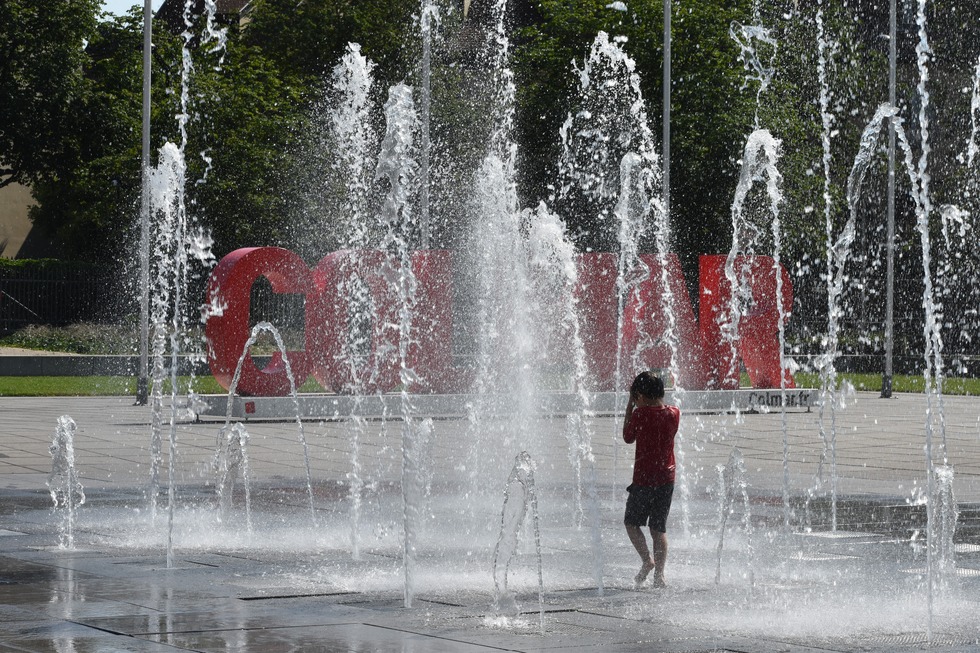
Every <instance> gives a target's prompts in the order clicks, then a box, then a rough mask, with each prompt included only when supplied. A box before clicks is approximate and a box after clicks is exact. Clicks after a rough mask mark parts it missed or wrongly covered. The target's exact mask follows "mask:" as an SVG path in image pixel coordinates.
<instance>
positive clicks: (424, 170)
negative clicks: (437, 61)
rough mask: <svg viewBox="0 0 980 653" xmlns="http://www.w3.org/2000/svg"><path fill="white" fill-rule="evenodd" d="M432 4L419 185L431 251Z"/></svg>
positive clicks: (427, 12)
mask: <svg viewBox="0 0 980 653" xmlns="http://www.w3.org/2000/svg"><path fill="white" fill-rule="evenodd" d="M432 11H433V8H432V3H431V0H428V1H427V2H425V3H424V4H423V6H422V19H421V21H422V22H421V25H422V165H421V171H420V173H421V174H420V179H419V184H420V186H421V189H420V190H421V198H420V204H421V206H420V207H419V209H420V210H419V213H420V216H419V222H420V223H421V232H422V233H421V241H422V242H421V245H422V249H429V246H430V243H429V229H430V224H429V222H430V220H429V166H430V165H431V161H430V159H431V149H432V145H431V137H430V122H431V120H432Z"/></svg>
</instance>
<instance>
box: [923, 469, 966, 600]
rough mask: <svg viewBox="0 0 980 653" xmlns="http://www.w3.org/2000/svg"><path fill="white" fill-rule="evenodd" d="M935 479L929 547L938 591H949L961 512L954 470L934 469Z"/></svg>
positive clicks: (930, 501) (931, 500)
mask: <svg viewBox="0 0 980 653" xmlns="http://www.w3.org/2000/svg"><path fill="white" fill-rule="evenodd" d="M933 476H934V477H935V479H936V482H935V487H934V488H933V492H932V495H931V496H930V497H929V504H930V505H932V506H933V518H932V521H931V522H930V524H929V528H930V544H929V546H930V547H931V548H932V550H933V560H934V565H933V567H934V572H935V575H936V579H935V584H936V589H937V590H938V591H939V592H948V591H949V590H950V589H952V585H953V583H954V582H955V581H956V549H955V546H954V544H953V536H954V535H955V534H956V521H957V519H959V509H958V508H957V505H956V497H955V496H954V495H953V467H952V466H950V465H937V466H936V467H935V468H934V469H933Z"/></svg>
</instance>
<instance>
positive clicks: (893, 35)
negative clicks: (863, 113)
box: [881, 0, 898, 399]
mask: <svg viewBox="0 0 980 653" xmlns="http://www.w3.org/2000/svg"><path fill="white" fill-rule="evenodd" d="M896 4H897V3H896V0H891V7H890V10H891V14H890V20H889V28H888V102H889V103H890V104H891V105H892V106H893V107H894V106H895V104H896V102H897V97H896V90H895V85H896V68H897V67H898V53H897V43H896V41H897V38H898V28H897V23H898V18H897V6H896ZM887 237H888V242H887V244H886V246H885V252H886V257H887V263H888V267H887V278H886V280H885V373H884V375H883V376H882V378H881V397H882V398H883V399H887V398H889V397H891V396H892V372H893V367H892V354H893V353H894V347H895V124H894V123H893V122H892V121H890V120H889V121H888V236H887Z"/></svg>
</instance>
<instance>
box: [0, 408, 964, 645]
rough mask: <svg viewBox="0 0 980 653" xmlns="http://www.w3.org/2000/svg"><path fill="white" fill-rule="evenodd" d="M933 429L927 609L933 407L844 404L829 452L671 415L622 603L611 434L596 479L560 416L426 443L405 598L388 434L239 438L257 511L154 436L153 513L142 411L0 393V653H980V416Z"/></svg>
mask: <svg viewBox="0 0 980 653" xmlns="http://www.w3.org/2000/svg"><path fill="white" fill-rule="evenodd" d="M928 408H930V409H931V410H932V412H933V413H934V414H936V413H937V412H938V409H939V407H938V406H932V407H928ZM941 413H942V415H943V417H944V424H943V425H940V426H937V428H935V429H934V433H933V447H932V450H933V454H934V458H935V460H936V462H937V463H939V464H941V463H943V462H944V459H945V462H947V463H948V464H949V465H951V466H952V467H953V469H954V470H955V477H954V479H955V480H954V494H955V497H956V500H957V502H958V503H959V527H958V529H957V532H956V537H955V550H956V556H955V565H956V568H955V569H946V570H945V572H944V573H945V575H941V576H937V575H936V574H934V576H933V577H934V578H936V579H937V580H936V583H935V584H936V587H935V589H934V590H933V592H932V593H931V596H932V600H930V598H929V597H930V593H929V592H928V582H927V579H928V576H929V575H928V574H927V573H926V570H927V562H928V560H927V555H926V552H925V546H924V541H925V526H926V524H925V506H924V498H925V491H926V484H927V479H926V474H925V469H926V463H925V452H924V446H925V443H926V426H925V425H926V414H927V405H926V399H925V397H923V396H918V395H897V396H896V397H894V398H892V399H888V400H883V399H880V398H878V397H877V395H876V394H870V393H858V394H857V395H855V396H853V397H850V398H848V400H847V406H845V407H841V408H839V409H838V410H835V411H833V413H832V414H831V412H830V411H829V410H827V411H825V413H824V415H823V419H822V422H823V433H824V436H825V437H826V439H827V440H828V441H829V440H830V439H831V437H833V439H834V441H835V442H834V445H835V446H834V451H833V454H834V455H831V453H830V452H828V451H826V450H825V447H824V444H823V442H824V437H822V436H821V415H820V413H819V411H818V410H817V409H813V410H812V411H806V410H802V409H797V410H793V411H788V412H787V413H785V415H784V414H783V413H782V412H779V411H775V412H769V413H765V414H761V413H752V414H744V415H740V416H733V415H718V414H704V415H694V414H686V415H685V417H684V420H683V433H682V437H681V439H680V440H679V443H678V454H679V463H680V464H681V465H682V466H683V477H684V479H685V480H684V482H683V483H679V484H678V490H676V491H675V495H674V497H675V498H674V507H673V510H672V512H671V517H670V521H669V523H668V529H669V531H670V533H669V536H670V543H671V551H670V558H669V561H668V567H667V578H668V583H669V587H668V588H667V589H665V590H654V589H646V588H639V589H637V588H635V587H634V586H633V580H632V579H633V575H634V574H635V572H636V568H637V567H638V560H637V559H636V554H635V553H634V552H633V551H632V549H631V547H630V545H629V543H628V541H627V539H626V536H625V533H623V532H622V526H621V514H622V503H623V500H624V496H623V495H624V492H623V489H624V488H625V486H626V485H627V484H628V482H629V478H630V467H631V461H632V449H631V448H630V447H628V446H626V445H623V444H621V443H618V438H617V431H618V428H619V427H618V418H617V417H615V416H611V415H600V416H598V417H596V418H595V420H594V421H593V422H592V424H591V435H592V439H591V444H592V453H593V454H594V460H595V465H594V472H595V473H594V474H593V473H592V470H593V467H592V466H591V465H589V464H588V461H587V459H583V458H581V457H579V458H576V457H575V456H574V455H570V453H569V452H570V446H569V442H570V439H569V437H568V425H569V423H568V421H567V420H566V419H565V418H562V417H556V418H550V419H540V420H536V421H534V422H533V423H532V424H529V425H526V427H525V428H527V429H528V430H530V431H533V436H528V437H525V436H524V435H521V434H514V433H512V432H510V431H508V428H510V427H509V426H508V425H507V424H493V425H488V424H485V425H482V426H481V427H479V432H477V431H476V430H474V427H473V426H472V425H471V424H470V423H469V422H467V421H466V420H459V419H437V420H434V421H433V422H432V423H431V425H426V428H427V429H428V430H427V431H426V432H427V433H428V437H427V442H425V453H426V456H425V459H426V460H427V461H428V462H427V463H426V469H427V472H426V474H424V477H425V492H424V497H423V505H422V506H420V507H419V517H418V519H419V524H420V526H419V532H418V533H417V548H416V551H415V552H414V554H413V555H412V556H411V557H412V560H413V567H414V571H413V576H412V577H411V579H407V578H406V575H405V570H404V568H403V555H404V554H403V544H402V542H403V539H402V538H403V524H404V519H405V517H404V510H403V507H402V501H401V496H402V495H401V490H400V478H401V476H400V475H401V464H402V453H401V451H402V448H401V439H400V438H401V427H400V424H399V423H398V422H397V420H379V419H372V420H369V421H367V422H366V423H364V424H363V425H362V426H361V429H360V430H359V431H356V429H355V428H354V426H355V425H353V424H352V423H351V422H349V421H343V420H337V421H329V420H328V421H316V420H307V421H306V422H304V423H303V424H302V431H300V426H299V425H298V424H297V423H296V422H295V421H288V420H287V421H278V422H269V421H252V422H248V423H246V424H245V428H246V429H247V432H248V436H249V437H248V472H249V483H250V492H249V494H248V496H246V495H245V494H244V492H243V488H242V484H241V483H239V486H238V487H237V488H236V492H235V494H234V496H233V505H232V506H231V507H230V509H228V510H224V511H223V510H221V509H220V508H219V505H218V501H217V499H216V490H215V480H214V471H213V466H212V461H213V459H214V455H215V451H216V443H217V441H218V437H219V434H220V432H221V427H222V425H223V422H222V421H221V420H220V419H207V420H201V421H192V420H186V421H182V422H181V423H180V424H179V425H178V426H177V427H176V428H175V429H174V430H173V435H174V436H175V438H174V445H175V449H174V451H175V452H176V456H175V458H174V460H173V463H174V464H173V465H172V466H171V464H170V463H171V460H170V442H169V441H170V435H171V430H170V427H169V426H165V428H164V433H163V435H164V451H163V456H162V458H161V466H160V475H161V481H160V492H159V495H158V497H157V502H156V505H155V507H154V506H153V504H152V503H151V502H150V501H149V500H148V498H147V487H148V486H149V478H150V475H151V470H152V465H151V456H150V451H149V449H150V433H151V417H152V416H151V413H150V410H149V409H148V408H146V407H136V406H133V405H132V399H131V398H128V397H120V398H45V399H32V398H0V543H2V547H3V549H2V553H0V597H2V600H0V651H38V652H40V651H57V652H61V653H64V652H68V651H71V652H73V653H84V652H88V651H202V652H205V651H206V652H211V651H214V652H217V651H223V652H227V651H257V652H276V651H492V650H507V651H582V652H585V651H600V650H601V651H671V652H673V651H677V652H681V651H683V652H692V653H695V652H696V653H701V652H707V651H718V652H724V651H745V652H748V651H763V652H768V651H773V652H775V651H793V652H795V651H814V652H816V651H905V650H920V649H923V648H925V647H926V646H927V644H928V643H929V641H930V640H931V644H932V647H933V648H934V649H935V650H942V651H978V650H980V617H978V616H977V615H978V614H980V517H978V510H977V506H978V504H980V401H978V400H977V399H974V398H969V397H945V398H944V403H943V406H942V411H941ZM169 414H170V410H169V408H167V409H166V410H165V417H167V418H169ZM61 415H70V416H71V417H72V418H73V420H74V421H75V423H76V424H77V432H76V434H75V440H74V453H75V468H76V469H77V471H78V474H79V481H80V483H81V484H82V485H83V487H84V491H85V495H86V501H85V503H84V504H83V505H82V506H80V507H78V509H77V511H75V513H73V521H72V531H71V536H72V541H71V545H70V546H65V537H66V531H65V528H66V523H67V515H66V514H65V511H61V512H55V511H53V510H52V509H51V499H50V497H49V495H48V491H47V488H46V485H45V483H46V481H47V480H48V476H49V473H50V471H51V466H52V463H51V454H50V452H49V446H50V445H51V441H52V436H53V434H54V431H55V426H56V423H57V420H58V418H59V416H61ZM937 424H938V423H937ZM355 431H356V433H355ZM355 435H356V437H355ZM303 442H305V443H306V448H305V449H304V447H303ZM735 448H737V449H738V451H740V452H741V455H742V457H743V459H744V461H745V470H746V471H745V475H744V483H745V490H746V493H745V498H746V499H748V504H747V505H748V508H747V509H746V507H745V505H746V504H745V503H744V502H743V499H742V498H741V494H740V493H739V496H735V497H733V498H734V499H735V501H734V503H733V504H732V506H733V507H732V513H731V516H730V518H729V519H728V520H727V521H726V522H725V529H724V530H722V520H721V514H722V508H721V505H722V502H723V501H724V498H725V497H724V496H723V495H722V491H721V490H720V487H721V484H720V481H719V469H718V466H719V465H725V464H726V463H727V462H728V461H729V460H730V459H731V456H732V452H733V450H734V449H735ZM573 449H574V448H573ZM944 449H945V453H944ZM521 450H528V451H529V453H530V454H531V457H532V459H533V460H534V464H535V467H534V482H535V488H536V493H535V495H534V496H535V499H536V502H535V503H534V504H533V505H532V504H528V516H527V518H526V520H525V523H524V525H523V526H522V527H521V531H520V533H519V534H518V535H519V540H520V544H519V547H518V552H517V555H516V556H515V558H514V559H513V560H512V561H511V564H510V566H509V567H508V568H507V569H506V573H507V582H508V587H509V588H510V589H511V590H512V591H513V592H514V595H515V599H516V604H513V605H510V604H507V605H495V589H494V588H495V579H496V580H497V581H498V582H499V581H500V579H501V578H503V574H504V573H505V572H504V568H503V567H502V566H500V565H498V566H497V567H495V566H494V547H495V545H496V543H497V540H498V538H499V535H500V532H501V522H502V518H501V511H502V507H503V506H504V502H505V491H506V490H507V473H508V471H509V469H510V466H511V465H512V463H513V461H514V458H515V456H516V454H517V453H519V452H520V451H521ZM784 451H785V454H786V466H785V467H784ZM307 460H308V461H309V466H308V468H309V478H310V479H311V481H312V482H311V484H310V485H309V486H307V483H306V478H307V465H306V461H307ZM576 461H578V462H576ZM171 470H172V472H173V479H174V481H173V484H172V486H171V483H170V480H169V479H170V473H171ZM593 477H594V478H595V482H594V483H592V482H591V480H590V479H592V478H593ZM835 479H836V482H835ZM786 481H788V483H786ZM352 484H355V485H356V486H357V487H361V492H360V493H359V494H360V497H361V499H360V500H359V501H357V502H354V501H352V499H351V492H350V488H351V486H352ZM784 486H785V488H786V489H785V490H784ZM171 487H172V489H173V497H174V504H173V509H172V510H171V507H170V506H171V504H170V502H169V491H170V490H171ZM592 487H595V488H596V492H594V493H593V492H591V491H590V490H591V488H592ZM784 492H786V493H787V494H788V495H789V498H790V503H789V506H788V507H787V506H785V504H784V501H783V497H784ZM835 496H836V501H834V500H833V498H834V497H835ZM592 497H594V500H592ZM246 499H248V503H247V504H246ZM355 504H356V505H355ZM831 505H835V506H836V511H835V513H832V512H831ZM787 519H789V520H791V522H792V523H791V526H790V527H789V528H786V527H785V525H784V520H787ZM833 521H836V528H834V524H833V523H832V522H833ZM353 524H356V526H354V525H353ZM598 542H601V546H600V545H597V543H598ZM536 543H539V544H540V547H538V546H536ZM168 553H169V554H170V561H169V565H168ZM539 579H540V582H539ZM406 592H407V593H408V594H409V596H410V598H411V601H410V602H411V604H412V605H411V607H406Z"/></svg>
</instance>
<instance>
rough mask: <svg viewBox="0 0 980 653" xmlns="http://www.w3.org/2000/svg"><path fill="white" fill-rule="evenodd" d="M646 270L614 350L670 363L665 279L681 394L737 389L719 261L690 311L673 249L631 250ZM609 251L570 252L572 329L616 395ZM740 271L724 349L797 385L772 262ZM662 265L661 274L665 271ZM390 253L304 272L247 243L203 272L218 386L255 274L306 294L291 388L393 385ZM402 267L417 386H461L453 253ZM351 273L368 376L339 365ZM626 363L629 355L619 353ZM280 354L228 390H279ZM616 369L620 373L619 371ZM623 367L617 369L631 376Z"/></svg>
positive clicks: (244, 318)
mask: <svg viewBox="0 0 980 653" xmlns="http://www.w3.org/2000/svg"><path fill="white" fill-rule="evenodd" d="M640 258H641V259H642V260H643V262H644V263H645V264H646V265H647V266H649V268H650V274H649V277H648V279H647V280H646V281H644V282H643V283H641V284H640V286H639V287H638V289H637V291H636V292H634V293H632V294H631V296H630V297H629V298H628V299H627V302H626V306H625V311H624V315H623V351H624V352H627V353H628V352H633V351H637V350H638V348H642V354H641V361H640V363H641V366H643V367H645V368H671V367H672V365H671V348H670V346H669V344H668V342H667V339H666V338H665V337H664V336H665V334H666V329H667V326H668V314H667V311H666V307H665V305H664V301H663V300H662V298H661V295H663V294H666V293H663V292H662V279H664V278H666V279H667V283H668V284H669V288H670V295H672V296H673V298H674V299H673V313H674V318H675V335H676V341H677V360H676V361H675V365H676V367H675V369H676V370H677V378H676V379H675V381H676V383H677V385H678V386H680V387H683V388H686V389H689V390H704V389H731V388H736V387H738V381H739V379H738V366H737V365H733V364H732V351H733V349H732V345H731V343H730V342H728V341H726V339H725V337H724V336H723V334H722V325H723V324H726V323H729V322H731V320H730V319H728V318H727V316H728V312H729V311H730V303H731V287H730V284H729V282H728V280H727V278H726V277H725V262H726V259H727V257H725V256H702V257H701V259H700V289H699V302H698V304H699V307H698V316H697V319H695V315H694V310H693V308H692V306H691V302H690V301H689V300H688V297H689V295H688V293H687V288H686V286H685V283H684V277H683V275H682V273H681V267H680V262H679V261H678V259H677V257H676V256H675V255H673V254H671V255H668V256H667V257H666V259H664V260H663V267H662V265H661V260H660V259H658V257H656V256H655V255H652V254H647V255H643V256H641V257H640ZM616 260H617V259H616V255H615V254H610V253H587V254H580V255H579V256H578V287H577V288H576V293H577V296H578V301H579V315H580V318H579V319H580V320H581V323H580V334H581V337H582V341H583V345H584V348H585V355H586V361H587V363H588V366H589V371H590V374H591V377H592V381H593V388H592V389H594V390H614V389H616V388H614V387H613V386H614V384H615V375H616V374H615V372H616V352H617V326H618V322H619V321H618V300H617V293H616V277H617V273H616ZM735 263H736V266H737V267H739V269H747V270H749V274H748V275H746V277H747V279H749V284H750V290H751V293H752V298H751V301H749V302H746V303H747V305H748V306H749V307H750V309H749V310H748V311H746V312H745V313H743V314H742V315H741V316H740V319H739V323H738V325H737V334H738V337H737V341H736V342H735V348H734V352H735V355H736V356H737V358H738V359H740V360H741V362H742V364H743V365H744V367H745V370H746V371H747V372H748V375H749V379H750V381H751V383H752V385H753V387H755V388H778V387H779V386H780V374H781V373H782V374H783V375H785V381H786V387H787V388H792V387H795V385H794V383H793V378H792V376H791V375H790V373H789V371H788V370H782V372H781V371H780V344H779V306H778V305H777V303H776V302H777V297H776V294H777V293H776V291H777V278H776V270H777V268H776V266H775V263H774V261H773V259H772V258H769V257H766V256H756V257H753V258H751V259H748V258H744V259H742V258H740V259H737V260H736V262H735ZM664 267H665V268H666V269H664ZM386 269H390V263H389V260H388V255H387V254H385V253H384V252H380V251H376V250H363V251H356V252H355V251H351V250H344V251H339V252H333V253H332V254H328V255H327V256H325V257H324V258H323V259H322V260H320V262H319V263H317V264H316V266H315V267H313V268H312V269H310V268H309V267H308V266H307V265H306V263H305V262H304V261H303V259H301V258H300V257H299V256H298V255H296V254H295V253H293V252H290V251H289V250H286V249H282V248H278V247H250V248H244V249H239V250H236V251H234V252H232V253H231V254H228V255H227V256H225V257H224V258H223V259H221V262H220V263H218V265H217V267H216V268H215V269H214V271H213V272H212V274H211V278H210V280H209V282H208V299H209V303H210V304H211V305H212V306H216V307H220V309H221V310H219V311H217V312H218V313H219V314H217V315H214V316H212V317H211V318H210V319H209V320H208V322H207V326H206V336H207V340H208V345H209V346H208V359H209V363H210V365H211V372H212V374H214V377H215V378H216V379H217V381H218V382H219V383H220V384H221V385H222V387H224V388H225V389H228V388H229V387H230V385H231V381H232V378H233V376H234V373H235V369H236V366H237V365H238V361H239V358H240V357H241V355H242V351H243V348H244V347H245V344H246V342H247V341H248V339H249V336H250V334H251V327H250V322H251V315H250V313H251V305H250V302H251V299H250V298H251V290H252V285H253V284H254V283H255V281H256V280H257V279H258V278H259V277H265V278H266V279H267V280H268V281H269V284H270V286H271V288H272V291H273V292H275V293H288V294H298V295H302V296H303V297H304V299H305V306H306V314H305V347H304V349H303V350H300V351H290V352H288V354H287V355H288V359H289V363H290V367H291V368H292V371H293V375H294V379H295V383H296V386H297V387H299V386H301V385H302V384H303V383H304V382H306V380H307V379H308V378H309V377H310V376H311V375H312V376H313V377H314V378H315V379H316V380H317V382H319V383H320V385H321V386H323V387H324V388H328V389H339V388H343V387H345V386H350V385H351V384H352V383H353V382H354V381H355V380H356V381H357V382H358V385H361V386H362V387H367V388H369V389H370V390H372V391H386V390H390V389H392V388H394V387H395V386H397V385H398V379H399V375H398V361H397V360H393V359H394V358H395V357H393V356H390V355H383V354H382V353H381V352H384V351H390V348H391V345H393V344H394V345H395V346H396V347H397V343H392V342H391V336H390V335H389V333H383V329H381V328H379V327H378V326H377V325H383V324H388V325H390V324H392V323H397V321H398V317H397V311H398V306H397V304H398V299H397V296H396V295H395V294H394V293H393V292H392V291H391V288H390V284H389V281H388V280H387V279H386V275H385V270H386ZM778 269H779V274H780V275H781V276H782V293H781V295H782V296H781V298H780V299H781V301H782V308H783V313H784V319H785V318H786V317H788V315H789V311H790V309H791V307H792V304H793V290H792V284H791V282H790V279H789V275H788V274H787V273H786V270H785V269H783V268H782V267H779V268H778ZM412 271H413V272H414V275H415V278H416V280H417V288H416V291H415V304H414V306H415V307H414V310H413V321H412V339H411V343H410V345H409V348H408V365H409V366H410V367H411V368H412V369H413V371H414V373H415V375H416V376H417V377H418V382H417V383H416V385H415V387H413V388H411V389H412V391H415V392H459V391H465V389H466V388H467V387H469V383H470V381H471V379H472V373H471V372H466V371H464V370H460V369H457V368H456V367H455V364H454V359H453V352H452V342H453V338H452V333H453V311H452V297H453V278H452V266H451V254H450V253H449V252H448V251H442V250H422V251H416V252H414V253H413V254H412ZM352 276H356V277H358V278H359V280H360V282H361V283H362V284H363V286H364V287H365V288H366V289H367V291H368V293H369V294H370V297H371V301H372V305H373V314H374V323H375V327H374V328H373V330H372V336H371V338H370V347H369V348H368V349H369V352H367V354H366V356H365V358H364V359H363V361H362V362H361V365H360V367H362V368H363V369H364V370H370V371H371V373H370V378H368V376H367V372H365V373H364V374H365V376H364V377H363V378H360V379H355V378H354V375H355V374H358V372H357V371H355V370H352V366H351V365H350V364H348V363H345V362H344V358H345V357H344V349H345V341H346V339H347V338H348V334H349V333H350V332H351V330H352V326H353V325H351V324H350V323H349V322H350V319H351V314H352V311H350V310H349V308H350V307H349V302H350V299H349V298H348V297H347V293H345V292H341V291H340V290H339V289H342V288H345V287H348V286H347V282H349V281H350V279H351V277H352ZM626 360H627V361H628V360H631V357H630V355H629V354H627V355H626ZM285 368H286V366H285V364H284V362H283V360H282V355H281V353H275V354H274V355H273V357H272V359H271V361H270V362H269V363H268V364H267V365H266V366H265V367H264V368H262V369H259V367H258V366H257V365H256V364H255V362H254V361H253V360H252V357H251V356H246V357H245V359H244V362H243V365H242V372H241V378H240V379H239V382H238V387H237V390H238V392H239V393H241V394H243V395H252V396H285V395H287V394H289V389H290V384H289V379H288V377H287V375H286V369H285ZM624 370H625V368H624ZM632 372H633V370H625V372H624V376H627V377H631V375H632Z"/></svg>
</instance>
